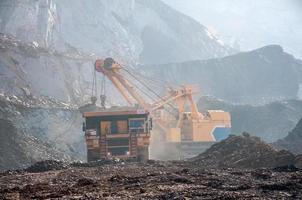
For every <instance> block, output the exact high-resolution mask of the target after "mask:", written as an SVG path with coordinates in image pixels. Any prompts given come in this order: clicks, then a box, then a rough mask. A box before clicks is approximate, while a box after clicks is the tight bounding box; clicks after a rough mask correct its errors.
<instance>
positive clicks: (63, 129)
mask: <svg viewBox="0 0 302 200" xmlns="http://www.w3.org/2000/svg"><path fill="white" fill-rule="evenodd" d="M33 99H35V98H34V97H33ZM33 99H32V101H30V104H27V103H26V101H25V99H21V98H17V97H3V96H0V137H1V138H0V171H1V170H8V169H19V168H24V167H26V166H29V165H31V164H33V163H35V162H37V161H41V160H49V159H55V160H60V161H67V162H70V161H75V160H85V141H84V135H83V133H82V131H81V125H82V117H81V114H80V112H79V111H77V110H75V109H74V108H72V107H70V106H67V105H66V104H62V103H59V102H53V101H50V100H48V99H44V100H43V99H36V100H33ZM28 101H29V100H28Z"/></svg>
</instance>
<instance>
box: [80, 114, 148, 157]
mask: <svg viewBox="0 0 302 200" xmlns="http://www.w3.org/2000/svg"><path fill="white" fill-rule="evenodd" d="M83 117H84V118H85V122H84V124H83V131H85V138H86V145H87V161H88V162H91V161H97V160H101V159H110V158H120V159H125V160H128V159H135V160H138V161H146V160H148V159H149V144H150V141H149V140H150V131H151V128H152V119H151V118H150V115H149V113H148V112H147V111H145V110H143V109H138V108H123V109H121V108H119V109H114V108H111V109H106V110H104V111H100V112H84V113H83Z"/></svg>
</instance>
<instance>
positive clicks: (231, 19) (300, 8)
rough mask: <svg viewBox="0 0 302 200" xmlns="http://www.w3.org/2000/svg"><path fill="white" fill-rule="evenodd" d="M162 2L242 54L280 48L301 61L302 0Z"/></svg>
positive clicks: (181, 0) (195, 0)
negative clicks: (271, 47)
mask: <svg viewBox="0 0 302 200" xmlns="http://www.w3.org/2000/svg"><path fill="white" fill-rule="evenodd" d="M163 1H164V2H165V3H167V4H169V5H170V6H172V7H173V8H175V9H176V10H179V11H181V12H183V13H185V14H186V15H189V16H191V17H193V18H194V19H196V20H197V21H199V22H200V23H201V24H203V25H205V26H207V27H208V28H209V29H210V30H211V31H212V32H213V33H215V34H216V35H217V36H218V37H219V38H221V40H222V41H225V43H227V44H231V45H233V44H234V43H235V44H236V43H238V45H240V48H241V50H251V49H255V48H258V47H261V46H264V45H268V44H280V45H281V46H283V47H284V49H285V50H286V51H287V52H290V53H292V54H294V55H295V56H296V57H299V58H302V0H163ZM235 46H236V45H235ZM237 47H238V46H237Z"/></svg>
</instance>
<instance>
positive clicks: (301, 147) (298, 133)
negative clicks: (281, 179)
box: [274, 118, 302, 164]
mask: <svg viewBox="0 0 302 200" xmlns="http://www.w3.org/2000/svg"><path fill="white" fill-rule="evenodd" d="M274 145H275V146H276V147H279V148H284V149H287V150H289V151H291V152H293V153H296V154H302V118H301V119H300V121H299V122H298V123H297V125H296V127H295V128H294V129H293V130H292V131H290V132H289V134H288V135H287V136H286V137H285V138H283V139H280V140H278V141H277V142H275V143H274ZM300 160H302V159H300ZM301 164H302V163H301Z"/></svg>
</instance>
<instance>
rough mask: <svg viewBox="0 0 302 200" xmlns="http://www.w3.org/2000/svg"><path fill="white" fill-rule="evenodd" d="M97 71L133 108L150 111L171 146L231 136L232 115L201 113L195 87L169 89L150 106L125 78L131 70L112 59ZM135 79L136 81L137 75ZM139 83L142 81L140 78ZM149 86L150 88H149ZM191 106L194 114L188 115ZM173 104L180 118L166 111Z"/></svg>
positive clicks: (101, 62)
mask: <svg viewBox="0 0 302 200" xmlns="http://www.w3.org/2000/svg"><path fill="white" fill-rule="evenodd" d="M95 70H96V71H98V72H101V73H102V74H103V75H104V76H106V77H107V78H108V79H109V80H110V81H111V82H112V83H113V85H114V86H115V87H116V88H117V90H118V91H119V92H120V93H121V95H122V96H123V97H124V98H125V100H126V101H127V102H128V104H129V105H131V106H134V105H137V104H138V105H139V106H140V107H141V108H143V109H144V110H146V111H148V112H149V113H150V115H151V117H152V118H153V120H154V124H155V125H156V126H158V127H159V128H160V129H161V130H163V131H164V133H165V134H164V135H165V137H164V138H165V140H166V142H168V143H182V142H216V141H220V140H222V139H225V138H226V137H227V136H228V135H229V134H230V128H231V117H230V114H229V113H228V112H224V111H222V110H209V111H207V112H206V113H200V112H199V111H198V109H197V106H196V104H195V102H194V100H193V98H192V95H193V94H194V93H196V92H197V90H196V88H194V87H193V86H180V87H178V88H169V89H168V94H167V95H166V96H164V97H160V96H158V99H157V100H156V101H155V102H153V103H148V102H146V101H145V100H144V98H143V97H142V96H141V95H140V94H139V92H138V91H139V88H138V87H135V86H134V85H133V84H131V83H130V81H129V80H128V79H126V78H125V76H124V75H123V73H122V70H124V71H127V69H126V68H124V67H122V66H121V65H120V64H119V63H117V62H115V61H114V60H113V59H112V58H106V59H105V60H102V59H98V60H96V62H95ZM127 72H128V73H130V72H129V71H127ZM130 75H131V74H130ZM132 76H133V77H134V78H135V76H134V75H133V74H132ZM136 80H137V81H138V82H140V80H139V78H138V77H136ZM145 86H146V87H148V85H145ZM187 103H188V105H189V108H190V112H186V106H187ZM171 104H173V105H175V108H176V109H177V116H171V115H167V113H165V112H163V108H165V106H168V105H169V106H170V105H171Z"/></svg>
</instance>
